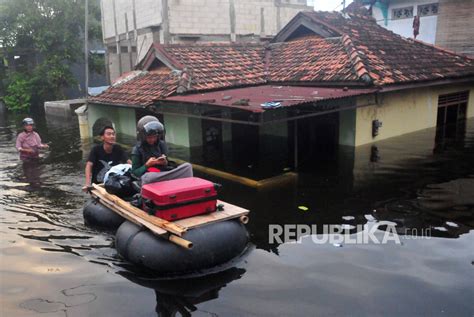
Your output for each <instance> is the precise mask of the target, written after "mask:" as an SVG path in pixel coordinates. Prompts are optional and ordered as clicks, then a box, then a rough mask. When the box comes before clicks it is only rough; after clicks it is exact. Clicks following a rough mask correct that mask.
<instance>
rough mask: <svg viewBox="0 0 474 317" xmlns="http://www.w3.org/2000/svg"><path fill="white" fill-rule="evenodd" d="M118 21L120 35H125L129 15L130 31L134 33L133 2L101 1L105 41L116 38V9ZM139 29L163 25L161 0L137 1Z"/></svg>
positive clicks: (122, 0) (128, 0)
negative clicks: (126, 20)
mask: <svg viewBox="0 0 474 317" xmlns="http://www.w3.org/2000/svg"><path fill="white" fill-rule="evenodd" d="M114 1H115V13H116V19H117V32H118V34H123V33H125V30H126V27H125V13H127V19H128V30H129V31H133V0H101V6H102V17H103V25H102V28H103V33H104V39H107V38H110V37H114V36H115V26H114V9H113V2H114ZM135 13H136V19H137V29H141V28H146V27H149V26H152V25H159V24H161V21H162V17H161V0H135Z"/></svg>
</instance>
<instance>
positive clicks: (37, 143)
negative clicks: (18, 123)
mask: <svg viewBox="0 0 474 317" xmlns="http://www.w3.org/2000/svg"><path fill="white" fill-rule="evenodd" d="M22 124H23V131H22V132H21V133H20V134H18V137H17V138H16V149H17V150H18V152H19V153H20V160H22V161H29V160H35V159H38V158H39V150H40V149H45V148H48V145H47V144H43V143H42V142H41V137H40V136H39V134H38V133H37V132H36V131H34V130H33V128H34V124H35V122H34V121H33V119H31V118H25V119H23V121H22Z"/></svg>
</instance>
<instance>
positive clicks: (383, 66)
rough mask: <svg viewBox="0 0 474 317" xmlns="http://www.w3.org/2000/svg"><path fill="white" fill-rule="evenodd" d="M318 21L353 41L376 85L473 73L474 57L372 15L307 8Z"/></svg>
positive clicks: (314, 19) (305, 14)
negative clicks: (418, 38) (424, 39)
mask: <svg viewBox="0 0 474 317" xmlns="http://www.w3.org/2000/svg"><path fill="white" fill-rule="evenodd" d="M300 14H302V15H304V16H307V17H310V18H311V19H312V20H313V21H314V22H315V23H324V24H325V25H331V26H332V27H333V28H334V29H335V30H339V32H340V34H341V36H343V38H346V40H343V41H344V43H348V42H346V41H347V38H349V39H350V40H351V42H352V46H353V48H350V50H352V51H356V52H357V54H358V56H359V57H360V61H361V62H362V63H363V64H364V65H365V68H366V71H367V72H368V75H369V76H370V77H371V78H372V79H373V80H374V84H376V85H386V84H393V83H397V84H399V83H407V82H417V81H428V80H436V79H447V78H454V77H463V76H473V75H474V60H473V59H470V58H468V57H465V56H461V55H457V54H454V53H452V52H448V51H446V50H445V49H442V48H439V47H436V46H433V45H429V44H425V43H422V42H421V41H414V40H410V39H406V38H403V37H401V36H399V35H397V34H395V33H393V32H391V31H389V30H387V29H385V28H383V27H382V26H380V25H378V24H377V23H376V21H375V20H374V19H373V18H371V17H368V16H363V15H350V18H345V17H344V16H343V15H342V14H340V13H336V12H332V13H330V12H303V13H300Z"/></svg>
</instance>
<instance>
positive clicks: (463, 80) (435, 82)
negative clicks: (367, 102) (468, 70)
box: [380, 75, 474, 92]
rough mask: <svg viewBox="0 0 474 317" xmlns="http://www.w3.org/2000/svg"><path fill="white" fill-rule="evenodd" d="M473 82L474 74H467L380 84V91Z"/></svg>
mask: <svg viewBox="0 0 474 317" xmlns="http://www.w3.org/2000/svg"><path fill="white" fill-rule="evenodd" d="M469 82H470V83H472V82H474V75H471V76H466V77H462V78H449V79H438V80H430V81H420V82H411V83H395V84H390V85H383V86H380V92H391V91H400V90H406V89H413V88H423V87H434V86H442V85H449V84H463V83H469Z"/></svg>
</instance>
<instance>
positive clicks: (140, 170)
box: [131, 119, 193, 184]
mask: <svg viewBox="0 0 474 317" xmlns="http://www.w3.org/2000/svg"><path fill="white" fill-rule="evenodd" d="M142 123H143V122H140V121H139V124H138V126H140V124H142ZM164 131H165V128H164V126H163V124H162V123H161V122H159V121H158V119H156V120H154V121H149V122H147V123H145V124H143V127H139V131H138V132H139V135H140V136H141V141H140V142H138V144H137V145H136V146H135V147H134V148H133V150H132V155H131V156H132V173H133V174H134V175H135V176H137V177H141V180H142V183H143V184H148V183H153V182H156V181H159V180H166V179H175V178H183V177H192V176H193V175H192V167H191V165H190V164H189V163H184V164H181V165H180V166H178V167H176V168H175V167H173V166H170V165H169V162H168V159H167V157H168V146H167V145H166V142H165V141H164V139H163V136H164Z"/></svg>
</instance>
